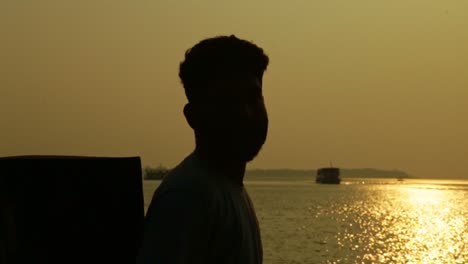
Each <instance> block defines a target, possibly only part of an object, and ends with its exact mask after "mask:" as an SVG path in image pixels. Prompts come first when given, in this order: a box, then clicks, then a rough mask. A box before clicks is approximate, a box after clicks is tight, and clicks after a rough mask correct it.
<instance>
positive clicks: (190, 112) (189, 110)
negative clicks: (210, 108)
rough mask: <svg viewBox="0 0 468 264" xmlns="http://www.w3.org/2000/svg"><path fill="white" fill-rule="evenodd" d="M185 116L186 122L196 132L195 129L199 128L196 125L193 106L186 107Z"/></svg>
mask: <svg viewBox="0 0 468 264" xmlns="http://www.w3.org/2000/svg"><path fill="white" fill-rule="evenodd" d="M184 116H185V120H187V123H188V124H189V126H190V127H191V128H192V129H193V130H195V128H196V127H197V125H196V123H197V122H196V118H195V111H194V109H193V106H192V105H191V104H190V103H188V104H186V105H185V106H184Z"/></svg>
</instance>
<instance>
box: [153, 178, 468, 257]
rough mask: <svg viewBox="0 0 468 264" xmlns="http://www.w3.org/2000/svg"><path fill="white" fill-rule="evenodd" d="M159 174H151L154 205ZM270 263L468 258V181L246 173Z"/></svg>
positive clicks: (247, 186)
mask: <svg viewBox="0 0 468 264" xmlns="http://www.w3.org/2000/svg"><path fill="white" fill-rule="evenodd" d="M158 184H159V182H157V181H145V186H144V187H145V202H146V205H147V203H149V201H150V199H151V195H152V192H153V191H154V189H155V188H156V187H157V185H158ZM245 185H246V188H247V190H248V191H249V193H250V196H251V198H252V200H253V202H254V205H255V208H256V211H257V217H258V219H259V222H260V227H261V232H262V240H263V247H264V263H266V264H269V263H273V264H276V263H288V264H290V263H468V199H467V198H468V181H456V180H453V181H448V180H445V181H441V180H405V181H403V182H399V181H396V180H395V179H344V180H343V182H342V184H340V185H319V184H315V183H314V182H313V179H305V178H294V179H291V178H288V177H282V178H280V177H275V178H268V179H267V178H259V177H257V178H254V177H250V178H247V179H246V180H245Z"/></svg>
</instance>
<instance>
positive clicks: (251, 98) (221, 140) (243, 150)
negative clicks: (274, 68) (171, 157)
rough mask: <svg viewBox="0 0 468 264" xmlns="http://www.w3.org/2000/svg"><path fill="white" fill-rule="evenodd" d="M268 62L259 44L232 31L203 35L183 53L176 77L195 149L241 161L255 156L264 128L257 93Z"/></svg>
mask: <svg viewBox="0 0 468 264" xmlns="http://www.w3.org/2000/svg"><path fill="white" fill-rule="evenodd" d="M267 66H268V57H267V56H266V55H265V54H264V53H263V50H262V49H261V48H259V47H257V46H256V45H254V44H253V43H251V42H248V41H245V40H241V39H238V38H237V37H235V36H233V35H232V36H221V37H215V38H210V39H205V40H203V41H201V42H199V43H198V44H196V45H195V46H194V47H192V48H191V49H189V50H188V51H187V52H186V54H185V60H184V61H183V62H182V63H181V64H180V71H179V77H180V79H181V80H182V83H183V85H184V89H185V94H186V96H187V99H188V101H189V102H188V104H187V105H186V106H185V108H184V114H185V117H186V118H187V121H188V123H189V124H190V126H191V127H192V128H193V129H194V131H195V137H196V141H197V148H199V149H203V151H204V152H206V154H209V155H212V156H213V157H218V158H223V159H228V160H232V161H240V162H247V161H250V160H252V159H253V158H254V157H255V156H256V155H257V154H258V152H259V151H260V149H261V147H262V146H263V144H264V142H265V140H266V135H267V130H268V116H267V112H266V108H265V104H264V101H263V94H262V78H263V72H264V71H265V70H266V68H267Z"/></svg>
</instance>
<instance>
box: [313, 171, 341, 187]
mask: <svg viewBox="0 0 468 264" xmlns="http://www.w3.org/2000/svg"><path fill="white" fill-rule="evenodd" d="M315 182H316V183H329V184H339V183H340V182H341V178H340V169H339V168H322V169H318V170H317V177H316V178H315Z"/></svg>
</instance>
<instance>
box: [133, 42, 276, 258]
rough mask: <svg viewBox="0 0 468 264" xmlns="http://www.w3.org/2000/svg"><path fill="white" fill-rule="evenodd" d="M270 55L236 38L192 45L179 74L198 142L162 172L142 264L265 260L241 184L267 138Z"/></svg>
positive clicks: (147, 225)
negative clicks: (265, 86) (265, 92)
mask: <svg viewBox="0 0 468 264" xmlns="http://www.w3.org/2000/svg"><path fill="white" fill-rule="evenodd" d="M267 66H268V57H267V56H266V55H265V54H264V53H263V50H262V49H261V48H259V47H257V46H256V45H254V44H252V43H250V42H248V41H245V40H241V39H238V38H237V37H235V36H221V37H215V38H210V39H205V40H203V41H201V42H200V43H198V44H197V45H195V46H194V47H193V48H191V49H189V50H188V51H187V52H186V54H185V60H184V61H183V62H182V63H181V64H180V72H179V76H180V78H181V80H182V83H183V85H184V88H185V94H186V96H187V98H188V104H186V105H185V107H184V115H185V118H186V119H187V122H188V123H189V125H190V127H192V129H193V130H194V133H195V141H196V148H195V151H194V152H193V153H192V154H190V155H189V156H188V157H187V158H186V159H185V160H184V161H182V162H181V163H180V164H179V165H178V166H177V167H175V168H174V169H173V170H172V171H171V172H170V174H169V175H167V176H166V177H165V179H164V180H163V181H162V183H161V185H160V186H159V187H158V189H157V190H156V191H155V193H154V196H153V199H152V201H151V204H150V207H149V209H148V213H147V216H146V223H145V231H144V239H143V244H142V248H141V250H140V254H139V256H138V258H137V262H138V263H155V264H166V263H167V264H173V263H217V264H218V263H223V264H230V263H236V264H237V263H239V264H249V263H262V242H261V239H260V230H259V226H258V221H257V218H256V216H255V211H254V208H253V206H252V202H251V201H250V198H249V196H248V194H247V192H246V190H245V188H244V186H243V178H244V173H245V167H246V163H247V162H249V161H251V160H252V159H253V158H254V157H255V156H256V155H257V154H258V152H259V151H260V149H261V147H262V145H263V144H264V142H265V139H266V136H267V130H268V117H267V112H266V109H265V104H264V101H263V95H262V77H263V72H264V71H265V70H266V68H267Z"/></svg>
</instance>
